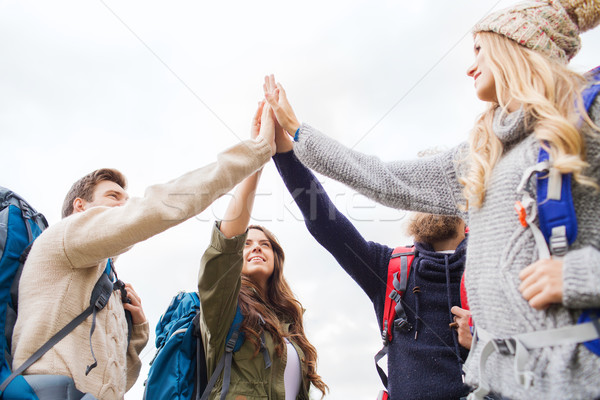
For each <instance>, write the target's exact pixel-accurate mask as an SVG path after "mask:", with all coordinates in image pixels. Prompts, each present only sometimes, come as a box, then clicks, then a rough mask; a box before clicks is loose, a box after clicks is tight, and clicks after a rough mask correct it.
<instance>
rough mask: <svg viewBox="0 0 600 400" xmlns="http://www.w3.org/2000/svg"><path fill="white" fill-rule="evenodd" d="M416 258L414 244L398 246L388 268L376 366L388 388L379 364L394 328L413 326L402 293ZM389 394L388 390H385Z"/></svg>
mask: <svg viewBox="0 0 600 400" xmlns="http://www.w3.org/2000/svg"><path fill="white" fill-rule="evenodd" d="M414 259H415V249H414V246H409V247H404V246H400V247H396V248H395V249H394V251H392V255H391V256H390V262H389V264H388V269H387V282H386V286H385V305H384V308H383V320H382V321H381V339H382V340H383V348H382V349H381V350H379V352H378V353H377V354H375V368H377V373H378V374H379V378H380V379H381V382H382V383H383V386H384V387H386V388H387V386H388V377H387V375H386V374H385V372H384V371H383V369H381V367H380V366H379V361H380V360H381V359H382V358H383V357H385V356H386V355H387V353H388V344H389V343H390V342H391V340H392V331H393V330H394V329H399V330H405V331H406V330H410V329H411V328H412V327H411V325H410V324H409V323H408V321H407V319H406V312H405V311H404V307H402V302H401V299H402V295H404V292H405V291H406V288H407V286H408V276H409V275H410V268H411V265H412V262H413V260H414ZM385 393H386V394H387V392H385Z"/></svg>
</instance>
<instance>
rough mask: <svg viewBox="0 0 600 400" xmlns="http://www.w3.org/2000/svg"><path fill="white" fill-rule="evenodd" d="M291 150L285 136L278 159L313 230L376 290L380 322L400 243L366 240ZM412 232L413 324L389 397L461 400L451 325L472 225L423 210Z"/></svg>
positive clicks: (458, 352) (399, 338)
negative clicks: (468, 229)
mask: <svg viewBox="0 0 600 400" xmlns="http://www.w3.org/2000/svg"><path fill="white" fill-rule="evenodd" d="M291 150H292V144H291V142H290V140H289V139H288V138H287V137H286V136H285V135H280V134H278V135H277V152H278V154H277V155H276V156H275V157H274V160H275V164H276V166H277V169H278V170H279V174H280V175H281V177H282V178H283V181H284V183H285V185H286V186H287V188H288V190H289V192H290V193H291V194H292V197H293V198H294V200H295V202H296V204H297V205H298V207H299V208H300V211H301V212H302V214H303V216H304V220H305V223H306V226H307V228H308V230H309V232H310V233H311V234H312V235H313V237H314V238H315V239H316V240H317V241H318V242H319V244H321V245H322V246H323V247H325V249H327V251H329V252H330V253H331V254H332V255H333V256H334V257H335V259H336V261H337V262H338V263H339V264H340V266H341V267H342V268H344V270H345V271H346V272H347V273H348V275H350V276H351V277H352V279H354V281H356V283H357V284H358V285H359V286H360V287H361V289H363V291H364V292H365V293H366V294H367V296H369V298H370V299H371V301H372V303H373V306H374V308H375V314H376V315H377V323H378V325H381V323H382V320H383V314H384V308H385V301H386V282H387V275H388V266H389V263H390V259H391V256H392V253H393V250H394V249H393V248H391V247H388V246H385V245H383V244H379V243H375V242H370V241H367V240H365V239H364V238H363V237H362V235H361V234H360V233H359V232H358V231H357V230H356V228H355V227H354V226H353V225H352V223H351V222H350V221H349V220H348V219H347V218H346V217H345V216H344V215H343V214H342V213H340V212H339V211H338V210H337V209H336V208H335V206H334V204H333V202H332V201H331V199H330V198H329V197H328V196H327V193H326V192H325V190H324V189H323V187H322V186H321V184H320V183H319V181H318V180H317V178H316V177H315V176H314V175H313V174H312V173H311V172H310V171H309V170H308V168H306V167H305V166H304V165H302V164H301V163H300V161H298V159H297V158H296V156H295V155H294V152H293V151H291ZM409 234H411V235H412V236H414V238H415V247H414V250H415V253H416V256H415V258H414V260H413V262H412V267H411V272H410V275H409V277H408V285H407V290H406V291H405V293H404V295H403V297H402V304H403V307H404V310H405V311H406V317H407V318H406V319H407V321H408V323H409V324H410V325H412V328H411V329H410V330H408V331H399V330H394V331H393V338H392V341H391V342H390V343H389V345H388V354H387V356H388V384H387V391H388V393H389V399H391V400H396V399H420V400H422V399H440V398H444V399H459V398H461V397H462V396H465V395H467V393H468V388H467V386H466V385H465V384H464V383H463V381H462V364H463V361H464V360H465V359H466V357H467V355H468V352H467V350H466V349H465V348H463V347H461V346H459V343H458V338H457V335H456V332H455V331H454V330H453V329H451V326H450V324H452V323H453V322H454V321H453V315H452V313H451V308H452V306H455V305H459V304H460V281H461V277H462V274H463V270H464V264H465V259H466V240H465V224H464V222H463V220H461V219H460V218H458V217H453V216H440V215H432V214H417V215H416V216H415V217H414V218H413V220H412V222H411V224H410V226H409Z"/></svg>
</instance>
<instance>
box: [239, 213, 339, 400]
mask: <svg viewBox="0 0 600 400" xmlns="http://www.w3.org/2000/svg"><path fill="white" fill-rule="evenodd" d="M250 229H256V230H259V231H261V232H263V233H264V234H265V236H266V237H267V239H268V240H269V242H270V244H271V248H272V249H273V256H274V260H273V274H271V276H270V277H269V279H268V280H267V293H261V292H260V289H259V288H258V286H256V285H255V284H254V283H253V282H252V281H251V280H250V279H248V278H247V277H245V276H244V275H242V288H241V290H240V296H239V304H240V310H241V311H242V315H243V316H244V321H243V322H242V326H241V328H240V330H241V331H242V332H244V333H245V334H246V340H248V341H249V342H251V343H252V344H254V347H255V353H254V354H255V356H256V355H258V352H259V351H260V343H261V337H260V336H261V333H262V332H263V331H267V332H269V333H270V334H271V336H272V337H273V342H274V343H275V352H276V353H277V355H278V356H282V355H283V349H284V347H285V342H284V338H286V337H289V338H291V339H293V341H294V342H295V343H296V344H298V346H299V347H300V348H301V349H302V352H303V353H304V359H303V362H305V363H306V365H307V366H308V376H307V378H308V380H309V381H310V383H312V384H313V385H314V386H315V387H316V388H317V389H319V390H320V391H321V393H322V394H323V396H325V392H326V390H328V387H327V385H326V384H325V383H324V382H323V380H322V379H321V377H320V376H319V375H318V374H317V350H316V349H315V347H314V346H313V345H312V344H311V343H310V342H309V341H308V339H307V337H306V334H305V333H304V324H303V313H304V311H303V309H302V305H301V304H300V302H299V301H298V300H297V299H296V297H295V296H294V293H293V292H292V289H291V288H290V286H289V285H288V283H287V281H286V280H285V278H284V276H283V263H284V261H285V254H284V253H283V248H282V247H281V245H280V244H279V242H278V241H277V239H276V238H275V235H273V234H272V233H271V232H270V231H269V230H268V229H266V228H265V227H263V226H259V225H250V226H249V227H248V230H250ZM281 323H289V324H290V328H289V332H288V333H285V332H283V330H282V329H281Z"/></svg>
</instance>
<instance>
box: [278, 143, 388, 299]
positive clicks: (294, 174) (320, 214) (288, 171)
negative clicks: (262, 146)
mask: <svg viewBox="0 0 600 400" xmlns="http://www.w3.org/2000/svg"><path fill="white" fill-rule="evenodd" d="M274 160H275V165H276V166H277V170H278V171H279V174H280V175H281V177H282V178H283V182H284V183H285V185H286V187H287V189H288V190H289V192H290V194H291V195H292V197H293V199H294V201H295V202H296V204H297V205H298V207H299V208H300V211H301V212H302V215H303V217H304V222H305V224H306V227H307V228H308V231H309V232H310V234H311V235H312V236H313V237H314V238H315V239H316V240H317V241H318V242H319V244H320V245H321V246H323V247H324V248H325V249H326V250H327V251H329V253H331V255H333V256H334V257H335V259H336V261H337V262H338V263H339V264H340V265H341V266H342V268H344V270H345V271H346V272H347V273H348V275H350V276H351V277H352V279H354V281H355V282H356V283H358V285H359V286H360V287H361V288H362V290H363V291H364V292H365V293H366V294H367V296H369V298H371V299H375V298H378V297H380V295H381V293H385V284H386V279H387V265H388V262H389V257H390V255H391V252H392V249H391V248H389V247H387V246H384V245H381V244H379V243H374V242H367V241H366V240H365V239H364V238H363V237H362V235H361V234H360V233H359V232H358V231H357V230H356V228H355V227H354V225H352V223H351V222H350V221H349V220H348V219H347V218H346V217H345V216H344V215H343V214H342V213H341V212H340V211H339V210H338V209H337V208H336V207H335V205H334V204H333V202H332V201H331V199H330V198H329V196H328V195H327V193H326V192H325V190H324V189H323V186H322V185H321V184H320V183H319V181H318V180H317V178H316V177H315V176H314V175H313V174H312V173H311V172H310V171H309V170H308V168H306V167H305V166H304V165H302V164H301V163H300V162H299V161H298V159H297V158H296V157H295V155H294V153H293V152H291V151H290V152H288V153H280V154H277V155H275V157H274Z"/></svg>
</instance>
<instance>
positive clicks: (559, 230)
mask: <svg viewBox="0 0 600 400" xmlns="http://www.w3.org/2000/svg"><path fill="white" fill-rule="evenodd" d="M549 247H550V253H552V255H554V256H559V257H560V256H564V255H565V254H567V250H568V249H569V242H568V241H567V227H566V226H564V225H561V226H555V227H554V228H552V234H551V235H550V243H549Z"/></svg>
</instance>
